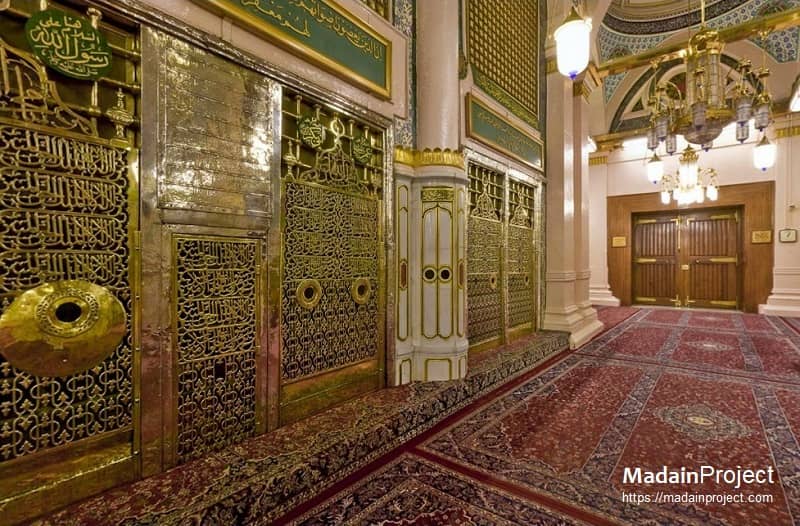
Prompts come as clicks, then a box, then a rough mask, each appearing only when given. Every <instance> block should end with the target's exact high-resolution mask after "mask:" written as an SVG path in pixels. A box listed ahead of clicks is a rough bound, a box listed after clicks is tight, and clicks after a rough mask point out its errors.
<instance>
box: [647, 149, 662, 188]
mask: <svg viewBox="0 0 800 526" xmlns="http://www.w3.org/2000/svg"><path fill="white" fill-rule="evenodd" d="M662 177H664V161H662V160H661V159H659V157H658V155H656V154H653V157H652V158H651V159H650V160H649V161H648V162H647V180H648V181H650V182H651V183H653V184H658V183H659V182H660V181H661V178H662Z"/></svg>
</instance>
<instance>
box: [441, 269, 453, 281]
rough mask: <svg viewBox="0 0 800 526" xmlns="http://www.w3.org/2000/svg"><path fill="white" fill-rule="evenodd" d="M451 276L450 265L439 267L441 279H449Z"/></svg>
mask: <svg viewBox="0 0 800 526" xmlns="http://www.w3.org/2000/svg"><path fill="white" fill-rule="evenodd" d="M452 277H453V272H452V271H451V270H450V267H447V266H444V267H442V268H440V269H439V279H440V280H441V281H445V282H446V281H450V278H452Z"/></svg>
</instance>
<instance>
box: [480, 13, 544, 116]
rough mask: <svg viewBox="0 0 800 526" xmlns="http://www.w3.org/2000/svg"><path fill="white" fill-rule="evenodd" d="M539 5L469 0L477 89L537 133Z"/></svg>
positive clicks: (538, 110)
mask: <svg viewBox="0 0 800 526" xmlns="http://www.w3.org/2000/svg"><path fill="white" fill-rule="evenodd" d="M540 2H541V0H539V1H530V0H510V1H508V2H503V3H502V4H498V3H497V2H496V1H493V0H468V2H466V7H467V59H468V60H469V62H470V64H471V65H472V69H473V78H474V80H475V83H476V84H477V85H478V86H479V87H480V88H481V89H482V90H483V91H484V92H485V93H486V94H487V95H489V96H491V97H492V98H493V99H495V100H496V101H498V102H499V103H500V104H502V105H504V106H505V107H507V108H508V109H509V110H511V112H512V113H514V114H515V115H517V116H518V117H519V118H521V119H522V120H524V121H525V122H527V123H528V124H529V125H531V126H533V127H534V128H539V122H538V121H539V114H540V108H539V82H540V78H539V56H540V52H539V46H540V39H539V37H540V33H539V32H540V30H541V29H540V16H539V4H540Z"/></svg>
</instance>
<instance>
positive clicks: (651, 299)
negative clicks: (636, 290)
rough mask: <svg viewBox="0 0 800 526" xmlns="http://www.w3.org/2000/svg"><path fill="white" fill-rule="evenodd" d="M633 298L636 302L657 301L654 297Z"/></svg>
mask: <svg viewBox="0 0 800 526" xmlns="http://www.w3.org/2000/svg"><path fill="white" fill-rule="evenodd" d="M635 300H636V302H637V303H655V302H657V301H658V300H657V299H656V298H642V297H637V298H635Z"/></svg>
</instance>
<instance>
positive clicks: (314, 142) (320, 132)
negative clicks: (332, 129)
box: [297, 117, 325, 150]
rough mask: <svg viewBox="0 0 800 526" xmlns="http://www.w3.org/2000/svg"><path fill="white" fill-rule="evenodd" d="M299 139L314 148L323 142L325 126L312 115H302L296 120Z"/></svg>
mask: <svg viewBox="0 0 800 526" xmlns="http://www.w3.org/2000/svg"><path fill="white" fill-rule="evenodd" d="M297 131H298V132H299V133H300V139H301V140H302V141H303V142H304V143H306V145H308V146H310V147H311V148H314V149H315V150H316V149H317V148H319V147H320V146H322V144H323V143H324V142H325V126H324V125H323V124H322V123H321V122H319V121H318V120H317V119H316V118H314V117H303V118H302V119H300V120H299V121H297Z"/></svg>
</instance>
